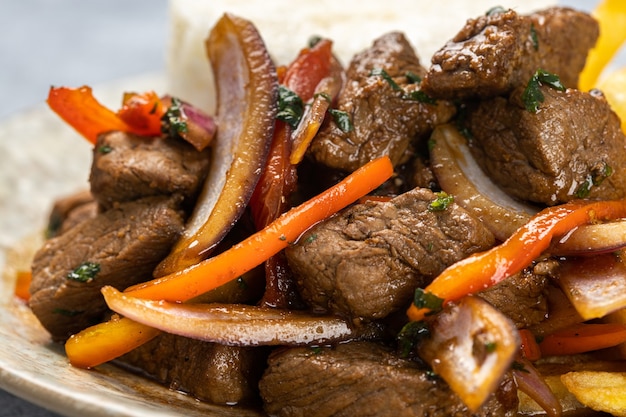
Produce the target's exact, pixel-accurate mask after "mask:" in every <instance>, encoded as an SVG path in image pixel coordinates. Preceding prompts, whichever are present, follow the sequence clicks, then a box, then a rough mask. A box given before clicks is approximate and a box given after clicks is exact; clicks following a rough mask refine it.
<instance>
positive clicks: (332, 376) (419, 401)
mask: <svg viewBox="0 0 626 417" xmlns="http://www.w3.org/2000/svg"><path fill="white" fill-rule="evenodd" d="M259 387H260V390H261V396H262V398H263V401H264V405H265V410H266V412H267V413H268V414H269V415H273V416H278V417H295V416H308V417H326V416H333V417H341V416H346V417H352V416H380V417H385V416H390V417H401V416H402V417H404V416H406V417H409V416H419V417H422V416H431V417H438V416H441V417H444V416H445V417H448V416H474V417H479V416H507V417H513V416H516V415H517V405H518V399H517V389H516V386H515V383H514V382H513V380H512V378H511V376H510V375H507V376H506V377H505V379H504V380H503V381H502V383H501V384H500V388H499V389H498V391H496V392H495V393H494V394H492V395H491V396H490V397H489V399H488V400H487V401H486V403H485V404H484V405H483V406H482V407H481V408H480V409H479V410H478V411H477V412H476V413H474V414H472V413H471V412H470V411H469V410H468V409H467V407H465V405H464V404H463V403H462V402H461V400H460V399H459V397H458V396H457V395H456V394H455V393H454V392H452V391H451V390H450V388H449V387H448V385H447V384H446V383H445V382H443V380H441V379H439V378H436V377H433V375H432V374H431V373H429V371H428V370H427V369H424V368H423V367H421V366H420V365H418V364H417V363H416V362H412V361H409V360H405V359H401V358H399V357H398V356H397V355H395V354H394V353H393V352H391V351H389V350H388V349H386V348H384V347H382V346H380V345H377V344H374V343H371V342H353V343H348V344H342V345H338V346H335V347H325V348H316V349H312V348H308V347H303V348H291V349H285V350H279V351H275V352H274V353H272V354H271V355H270V358H269V366H268V368H267V370H266V371H265V373H264V375H263V377H262V378H261V382H260V383H259Z"/></svg>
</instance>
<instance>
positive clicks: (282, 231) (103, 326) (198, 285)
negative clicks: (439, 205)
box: [65, 156, 393, 368]
mask: <svg viewBox="0 0 626 417" xmlns="http://www.w3.org/2000/svg"><path fill="white" fill-rule="evenodd" d="M392 174H393V165H392V163H391V160H390V159H389V157H387V156H383V157H381V158H378V159H375V160H373V161H371V162H369V163H368V164H366V165H364V166H363V167H361V168H359V169H358V170H356V171H355V172H353V173H352V174H350V175H348V176H347V177H346V178H344V179H343V180H342V181H341V182H339V183H338V184H336V185H334V186H332V187H330V188H329V189H327V190H326V191H324V192H322V193H321V194H319V195H318V196H316V197H314V198H312V199H310V200H308V201H307V202H305V203H303V204H301V205H299V206H297V207H294V208H292V209H291V210H289V211H288V212H286V213H284V214H282V215H281V216H280V217H279V218H278V219H276V220H275V221H274V222H272V223H271V224H270V225H268V226H267V227H266V228H264V229H263V230H261V231H259V232H257V233H255V234H253V235H252V236H250V237H248V238H247V239H245V240H243V241H242V242H240V243H238V244H237V245H235V246H233V247H231V248H230V249H228V250H226V251H225V252H222V253H220V254H219V255H216V256H214V257H212V258H209V259H206V260H204V261H202V262H200V263H198V264H196V265H194V266H191V267H188V268H186V269H184V270H182V271H178V272H175V273H173V274H170V275H166V276H164V277H161V278H157V279H155V280H152V281H149V282H147V283H144V284H139V285H136V286H133V287H130V288H128V289H127V290H126V293H128V294H129V295H132V296H134V297H140V298H148V299H152V300H166V301H187V300H190V299H191V298H194V297H196V296H198V295H200V294H203V293H205V292H207V291H210V290H212V289H215V288H217V287H219V286H220V285H223V284H225V283H226V282H229V281H232V280H234V279H237V278H238V277H239V276H241V275H242V274H243V273H245V272H247V271H249V270H251V269H252V268H255V267H256V266H257V265H260V264H262V263H263V262H264V261H265V260H267V259H268V258H270V257H271V256H273V255H275V254H276V253H278V252H279V251H281V250H282V249H284V248H285V247H287V245H289V244H291V243H292V242H295V241H296V240H297V239H298V238H299V237H300V235H301V234H302V233H304V232H305V231H306V230H307V229H309V228H310V227H311V226H313V225H314V224H316V223H317V222H319V221H321V220H323V219H325V218H327V217H329V216H331V215H332V214H334V213H336V212H337V211H339V210H341V209H342V208H344V207H346V206H348V205H349V204H351V203H352V202H354V201H357V200H358V199H359V198H360V197H362V196H363V195H365V194H367V193H369V192H371V191H373V190H374V189H375V188H376V187H378V186H379V185H380V184H382V183H383V182H385V181H386V180H387V179H389V177H391V175H392ZM149 330H150V327H147V326H145V325H142V324H139V323H137V322H135V321H132V320H130V319H126V318H122V319H119V320H115V321H108V322H104V323H100V324H97V325H95V326H92V327H89V328H87V329H85V330H83V331H81V332H79V333H78V334H76V335H74V336H72V337H71V338H70V339H68V341H67V342H66V344H65V352H66V354H67V356H68V358H69V360H70V363H71V364H72V365H75V366H78V367H82V368H91V367H94V366H97V365H99V364H101V363H104V362H107V361H110V360H113V359H115V358H117V357H118V356H120V355H123V354H124V353H126V352H129V351H130V350H132V349H134V348H136V347H138V346H141V345H142V344H143V343H145V342H146V341H148V340H149V339H151V338H152V337H154V336H155V335H156V334H158V333H156V334H154V333H151V332H152V331H151V330H150V333H147V332H148V331H149ZM157 332H158V331H157ZM109 339H110V340H112V342H108V340H109Z"/></svg>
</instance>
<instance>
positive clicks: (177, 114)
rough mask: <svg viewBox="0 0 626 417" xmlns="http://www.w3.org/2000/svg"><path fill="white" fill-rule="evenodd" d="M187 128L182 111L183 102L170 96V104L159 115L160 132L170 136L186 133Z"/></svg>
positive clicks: (185, 118)
mask: <svg viewBox="0 0 626 417" xmlns="http://www.w3.org/2000/svg"><path fill="white" fill-rule="evenodd" d="M187 130H188V127H187V117H186V116H185V112H184V111H183V102H182V101H180V100H179V99H177V98H176V97H172V104H171V105H170V107H169V108H168V109H167V111H166V112H165V114H164V115H163V117H161V132H162V133H164V134H166V135H170V136H178V135H181V134H184V133H187Z"/></svg>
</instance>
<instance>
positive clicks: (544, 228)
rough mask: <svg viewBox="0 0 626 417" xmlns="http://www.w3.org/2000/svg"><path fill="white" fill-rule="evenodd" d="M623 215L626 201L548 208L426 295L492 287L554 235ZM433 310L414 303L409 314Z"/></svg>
mask: <svg viewBox="0 0 626 417" xmlns="http://www.w3.org/2000/svg"><path fill="white" fill-rule="evenodd" d="M624 216H626V200H615V201H594V202H589V201H574V202H570V203H567V204H563V205H560V206H555V207H549V208H547V209H544V210H543V211H541V212H540V213H538V214H537V215H535V216H534V217H533V218H532V219H531V220H530V221H529V222H528V223H526V224H525V225H524V226H522V227H521V228H519V229H518V230H517V231H516V232H515V233H514V234H513V235H511V237H510V238H509V239H507V240H506V241H505V242H504V243H502V244H501V245H499V246H496V247H494V248H492V249H490V250H488V251H485V252H482V253H478V254H475V255H472V256H470V257H468V258H465V259H463V260H461V261H459V262H457V263H456V264H454V265H452V266H450V267H449V268H447V269H446V270H445V271H444V272H443V273H441V274H440V275H439V276H438V277H437V278H436V279H435V280H434V281H433V282H432V283H431V284H430V285H429V286H427V287H426V289H425V291H424V294H425V295H428V296H431V297H433V296H434V297H436V298H439V299H442V300H443V301H444V302H448V301H454V300H458V299H460V298H461V297H463V296H465V295H468V294H472V293H475V292H477V291H480V290H483V289H486V288H489V287H491V286H493V285H495V284H497V283H498V282H500V281H502V280H504V279H506V278H507V277H509V276H510V275H512V274H514V273H516V272H519V271H521V270H522V269H523V268H525V267H526V266H528V265H529V264H530V263H531V262H532V261H533V260H534V259H536V258H537V257H538V256H539V255H541V253H542V252H543V251H544V250H546V249H547V248H548V247H549V246H550V243H551V241H552V238H553V237H554V236H561V235H563V234H565V233H567V232H569V231H570V230H572V229H574V228H575V227H577V226H580V225H582V224H587V223H590V222H596V221H604V220H614V219H617V218H621V217H624ZM417 301H418V302H419V300H417ZM431 311H432V309H431V308H428V307H427V306H417V305H416V304H415V303H413V304H412V305H411V307H410V308H409V310H408V312H407V314H408V316H409V318H410V319H411V320H415V321H417V320H422V319H423V318H424V316H425V315H426V314H428V313H429V312H431Z"/></svg>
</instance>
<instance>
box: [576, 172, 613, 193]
mask: <svg viewBox="0 0 626 417" xmlns="http://www.w3.org/2000/svg"><path fill="white" fill-rule="evenodd" d="M611 174H613V168H612V167H611V166H610V165H608V164H606V163H605V164H604V165H603V166H602V169H600V170H599V171H598V172H594V173H589V174H587V176H586V177H585V180H584V181H583V182H582V183H581V184H580V186H579V187H578V188H577V189H576V192H575V193H574V196H576V197H577V198H587V197H589V194H590V193H591V189H592V188H593V187H595V186H598V185H600V184H602V181H604V180H605V179H606V178H607V177H609V176H611Z"/></svg>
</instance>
